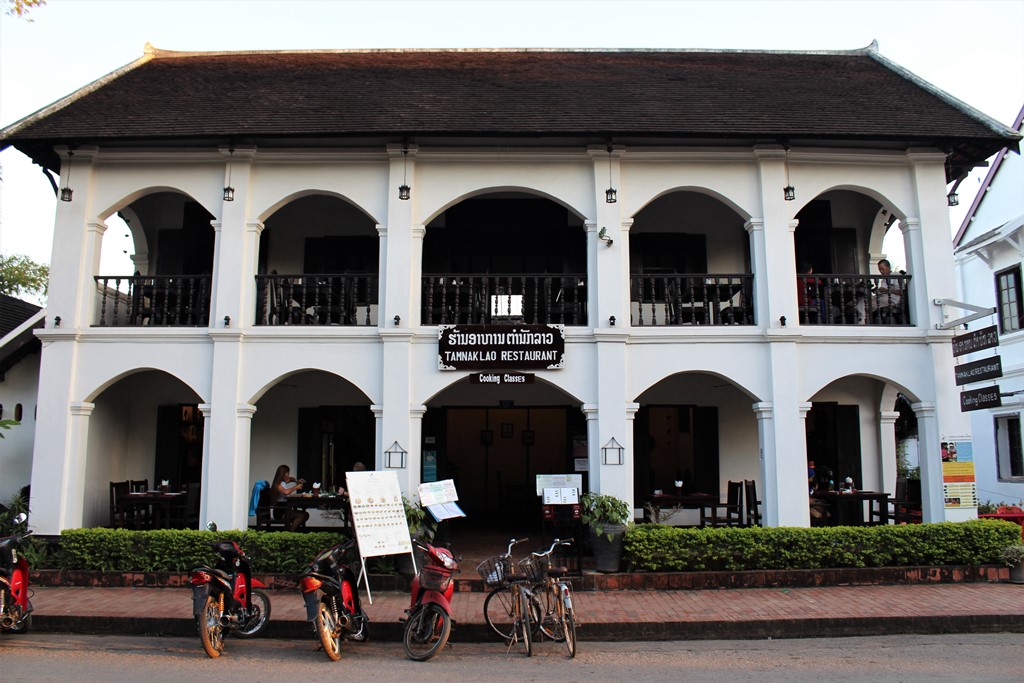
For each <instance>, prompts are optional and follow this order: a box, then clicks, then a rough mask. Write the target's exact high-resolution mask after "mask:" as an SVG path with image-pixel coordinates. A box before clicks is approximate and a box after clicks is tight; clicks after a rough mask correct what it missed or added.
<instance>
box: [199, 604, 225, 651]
mask: <svg viewBox="0 0 1024 683" xmlns="http://www.w3.org/2000/svg"><path fill="white" fill-rule="evenodd" d="M197 619H198V620H199V640H201V641H202V643H203V649H204V650H206V654H207V655H209V656H210V657H211V658H212V659H216V658H217V657H220V653H221V652H223V651H224V627H223V626H221V625H220V606H219V605H218V604H217V601H216V600H215V599H214V598H213V596H212V595H211V596H208V597H207V598H206V603H205V604H204V605H203V610H202V611H201V612H200V613H199V616H198V617H197Z"/></svg>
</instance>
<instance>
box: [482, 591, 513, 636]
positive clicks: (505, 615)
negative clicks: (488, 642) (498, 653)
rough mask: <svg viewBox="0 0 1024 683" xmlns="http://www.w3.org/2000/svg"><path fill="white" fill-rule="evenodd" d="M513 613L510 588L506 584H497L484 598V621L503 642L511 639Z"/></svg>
mask: <svg viewBox="0 0 1024 683" xmlns="http://www.w3.org/2000/svg"><path fill="white" fill-rule="evenodd" d="M513 613H514V610H513V609H512V589H511V588H509V587H508V586H499V587H498V588H495V589H494V590H492V591H491V592H490V593H489V594H488V595H487V597H486V598H484V621H485V622H486V623H487V625H488V626H490V627H491V630H493V631H494V632H495V633H497V634H498V635H499V636H501V638H502V640H504V641H505V642H508V641H510V640H512V635H513V633H514V631H513V629H512V623H513V618H514V617H513Z"/></svg>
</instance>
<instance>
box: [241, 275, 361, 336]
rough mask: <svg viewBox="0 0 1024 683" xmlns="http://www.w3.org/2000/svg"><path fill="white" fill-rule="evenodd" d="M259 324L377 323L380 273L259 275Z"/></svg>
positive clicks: (257, 309)
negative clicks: (378, 274)
mask: <svg viewBox="0 0 1024 683" xmlns="http://www.w3.org/2000/svg"><path fill="white" fill-rule="evenodd" d="M256 324H257V325H349V326H376V325H377V275H376V273H374V274H372V275H370V274H365V273H360V274H351V273H342V274H305V275H277V274H273V275H257V276H256Z"/></svg>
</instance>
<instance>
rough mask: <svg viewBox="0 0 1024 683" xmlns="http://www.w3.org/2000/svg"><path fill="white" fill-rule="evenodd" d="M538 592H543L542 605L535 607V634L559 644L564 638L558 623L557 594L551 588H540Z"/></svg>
mask: <svg viewBox="0 0 1024 683" xmlns="http://www.w3.org/2000/svg"><path fill="white" fill-rule="evenodd" d="M540 590H541V591H543V596H544V604H543V605H540V604H538V605H537V616H536V619H535V621H536V623H537V632H539V633H540V634H541V635H542V636H543V637H545V638H547V639H549V640H553V641H555V642H556V643H558V642H561V641H562V638H563V637H564V636H563V635H562V626H561V624H559V622H558V608H557V605H558V593H557V591H556V590H555V589H554V588H553V587H546V586H541V587H540Z"/></svg>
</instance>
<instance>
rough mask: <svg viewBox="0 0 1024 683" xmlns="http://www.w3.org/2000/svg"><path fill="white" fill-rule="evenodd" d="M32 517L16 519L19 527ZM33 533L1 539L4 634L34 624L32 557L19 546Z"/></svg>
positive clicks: (0, 589) (0, 622) (0, 611)
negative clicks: (30, 578)
mask: <svg viewBox="0 0 1024 683" xmlns="http://www.w3.org/2000/svg"><path fill="white" fill-rule="evenodd" d="M27 519H28V516H27V515H25V513H24V512H23V513H21V514H20V515H18V516H17V517H15V518H14V525H15V527H17V526H19V525H22V524H24V523H25V521H26V520H27ZM28 535H29V532H28V531H25V533H20V534H19V533H15V534H13V535H11V536H8V537H7V538H2V539H0V633H2V632H9V633H25V632H26V631H28V630H29V628H30V627H31V626H32V602H31V601H30V600H29V599H28V560H26V559H25V556H24V555H23V554H22V555H19V554H18V548H19V547H21V544H22V542H23V541H24V540H25V538H26V537H28Z"/></svg>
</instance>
